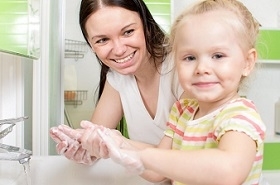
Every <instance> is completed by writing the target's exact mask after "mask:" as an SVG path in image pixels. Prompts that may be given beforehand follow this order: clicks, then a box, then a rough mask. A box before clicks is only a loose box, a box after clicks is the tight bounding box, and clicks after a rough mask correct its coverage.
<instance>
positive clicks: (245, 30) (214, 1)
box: [170, 0, 259, 51]
mask: <svg viewBox="0 0 280 185" xmlns="http://www.w3.org/2000/svg"><path fill="white" fill-rule="evenodd" d="M215 10H226V11H230V12H232V13H233V14H234V15H236V19H235V20H234V19H230V20H227V21H228V23H229V25H231V26H232V28H233V29H234V30H235V31H236V33H237V34H239V36H240V37H239V38H241V39H240V45H241V47H243V48H244V49H251V48H255V45H256V40H257V36H258V32H259V23H258V22H257V21H256V20H255V19H254V17H253V16H252V14H251V12H250V11H249V10H248V9H247V8H246V7H245V6H244V5H243V4H242V3H241V2H240V1H237V0H203V1H200V2H199V3H196V4H194V5H193V6H191V7H190V8H188V9H186V10H185V11H183V12H182V13H181V14H180V15H179V16H178V17H177V19H176V20H175V22H174V23H173V25H172V27H171V32H170V47H171V48H170V50H171V51H174V49H175V50H176V32H177V30H178V27H180V25H181V24H182V23H183V22H184V21H183V20H184V19H185V18H186V17H187V16H188V15H197V14H203V13H206V12H210V11H215ZM205 31H207V30H205Z"/></svg>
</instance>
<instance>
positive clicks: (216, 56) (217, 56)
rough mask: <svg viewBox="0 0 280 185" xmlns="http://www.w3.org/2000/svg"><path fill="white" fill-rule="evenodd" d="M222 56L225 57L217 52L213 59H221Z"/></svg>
mask: <svg viewBox="0 0 280 185" xmlns="http://www.w3.org/2000/svg"><path fill="white" fill-rule="evenodd" d="M222 57H223V55H222V54H215V55H214V56H213V59H220V58H222Z"/></svg>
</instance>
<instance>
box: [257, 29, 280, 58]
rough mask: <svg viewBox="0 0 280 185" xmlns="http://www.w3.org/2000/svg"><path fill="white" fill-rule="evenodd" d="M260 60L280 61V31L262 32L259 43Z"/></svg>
mask: <svg viewBox="0 0 280 185" xmlns="http://www.w3.org/2000/svg"><path fill="white" fill-rule="evenodd" d="M257 50H258V53H259V58H260V59H267V60H279V59H280V30H276V29H275V30H260V34H259V38H258V41H257Z"/></svg>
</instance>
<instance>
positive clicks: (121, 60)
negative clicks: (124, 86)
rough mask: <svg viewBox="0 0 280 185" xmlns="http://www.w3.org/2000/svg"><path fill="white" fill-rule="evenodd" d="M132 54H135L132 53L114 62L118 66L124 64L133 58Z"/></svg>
mask: <svg viewBox="0 0 280 185" xmlns="http://www.w3.org/2000/svg"><path fill="white" fill-rule="evenodd" d="M134 54H135V52H133V53H132V54H130V55H128V56H127V57H125V58H122V59H115V62H116V63H119V64H122V63H125V62H127V61H129V60H130V59H132V58H133V56H134Z"/></svg>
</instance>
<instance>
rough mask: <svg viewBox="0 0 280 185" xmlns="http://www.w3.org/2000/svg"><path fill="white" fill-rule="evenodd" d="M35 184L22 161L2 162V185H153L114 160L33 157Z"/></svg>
mask: <svg viewBox="0 0 280 185" xmlns="http://www.w3.org/2000/svg"><path fill="white" fill-rule="evenodd" d="M29 164H30V165H29V166H30V176H31V178H30V179H31V183H29V184H28V183H27V177H26V174H25V172H24V168H23V165H21V164H19V162H18V161H1V160H0V185H152V184H153V183H150V182H148V181H145V180H144V179H142V178H141V177H139V176H137V175H132V174H129V173H126V171H125V169H124V168H123V167H121V166H120V165H118V164H115V163H114V162H113V161H111V160H110V159H107V160H99V161H98V162H97V163H96V164H94V165H93V166H86V165H81V164H76V163H75V162H72V161H69V160H68V159H66V158H65V157H63V156H41V157H35V156H32V158H31V160H30V163H29ZM263 176H264V178H265V179H266V181H268V182H269V185H279V184H280V171H264V172H263Z"/></svg>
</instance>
